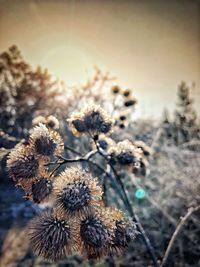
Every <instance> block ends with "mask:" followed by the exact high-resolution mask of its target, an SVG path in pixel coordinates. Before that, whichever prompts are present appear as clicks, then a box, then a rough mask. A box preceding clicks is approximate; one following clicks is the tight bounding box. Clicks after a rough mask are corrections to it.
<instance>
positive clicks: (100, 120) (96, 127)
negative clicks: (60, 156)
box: [68, 105, 113, 137]
mask: <svg viewBox="0 0 200 267" xmlns="http://www.w3.org/2000/svg"><path fill="white" fill-rule="evenodd" d="M68 121H69V123H70V127H71V130H72V132H73V133H74V134H75V135H78V136H79V135H80V134H83V133H86V134H89V135H91V136H92V137H95V136H98V135H99V134H101V133H104V134H106V133H108V132H110V130H111V128H112V125H113V121H112V119H111V118H110V117H109V116H108V114H107V113H106V112H105V110H103V109H102V108H101V107H100V106H97V105H89V106H87V107H86V108H84V109H82V110H81V111H80V112H78V113H74V114H72V116H71V118H70V119H69V120H68Z"/></svg>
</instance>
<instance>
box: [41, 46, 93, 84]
mask: <svg viewBox="0 0 200 267" xmlns="http://www.w3.org/2000/svg"><path fill="white" fill-rule="evenodd" d="M41 65H42V66H45V67H48V69H49V71H50V72H51V73H53V74H54V75H55V76H57V77H59V78H60V79H62V80H64V81H66V82H67V84H68V85H73V84H74V83H76V84H77V82H78V83H83V82H85V81H86V80H87V79H88V77H92V74H93V72H94V68H93V64H92V60H91V59H90V57H89V56H88V55H87V54H86V53H85V51H82V50H81V49H79V48H78V47H75V46H58V47H54V48H52V49H49V50H48V51H47V52H46V54H45V55H44V58H43V59H42V62H41Z"/></svg>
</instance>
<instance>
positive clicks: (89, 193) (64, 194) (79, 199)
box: [54, 167, 102, 217]
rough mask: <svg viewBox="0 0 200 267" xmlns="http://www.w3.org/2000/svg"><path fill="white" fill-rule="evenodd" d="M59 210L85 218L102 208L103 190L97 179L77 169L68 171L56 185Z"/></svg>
mask: <svg viewBox="0 0 200 267" xmlns="http://www.w3.org/2000/svg"><path fill="white" fill-rule="evenodd" d="M54 188H55V195H56V200H57V205H58V208H60V210H61V211H63V212H65V213H66V214H69V215H71V216H78V217H83V216H84V215H85V214H87V213H88V212H90V211H91V210H95V209H97V208H99V207H100V206H101V197H102V189H101V187H100V186H99V184H98V181H97V179H96V178H93V177H92V175H91V174H90V173H88V172H86V171H84V170H81V169H80V168H77V167H74V168H73V167H72V168H69V169H66V170H65V171H64V172H62V173H61V175H60V176H59V177H58V179H57V180H56V181H55V184H54Z"/></svg>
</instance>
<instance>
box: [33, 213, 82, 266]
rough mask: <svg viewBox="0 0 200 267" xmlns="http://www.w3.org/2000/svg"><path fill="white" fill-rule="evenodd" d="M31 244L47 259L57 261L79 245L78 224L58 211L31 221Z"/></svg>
mask: <svg viewBox="0 0 200 267" xmlns="http://www.w3.org/2000/svg"><path fill="white" fill-rule="evenodd" d="M30 237H31V239H30V240H31V246H32V247H33V249H34V250H35V251H36V252H37V253H38V255H40V256H42V257H43V258H45V259H48V260H52V261H56V260H58V259H60V258H61V257H62V256H64V255H66V254H68V253H71V252H72V251H73V250H76V249H77V248H78V247H79V242H78V235H77V232H76V224H75V222H74V221H72V220H71V219H69V218H67V216H64V217H63V216H62V215H60V214H59V213H57V212H56V211H53V212H48V213H45V214H43V215H41V216H39V217H37V218H35V219H33V221H32V222H31V227H30Z"/></svg>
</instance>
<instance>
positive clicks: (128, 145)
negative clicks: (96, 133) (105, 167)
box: [108, 140, 142, 169]
mask: <svg viewBox="0 0 200 267" xmlns="http://www.w3.org/2000/svg"><path fill="white" fill-rule="evenodd" d="M108 154H109V156H110V162H111V163H112V164H114V165H115V164H116V165H119V166H124V167H127V168H128V169H135V168H136V169H137V168H139V167H140V160H141V158H142V151H141V149H139V148H137V147H136V146H134V145H133V143H132V142H130V141H129V140H124V141H121V142H118V143H117V144H116V145H114V146H112V147H110V148H109V150H108Z"/></svg>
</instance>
